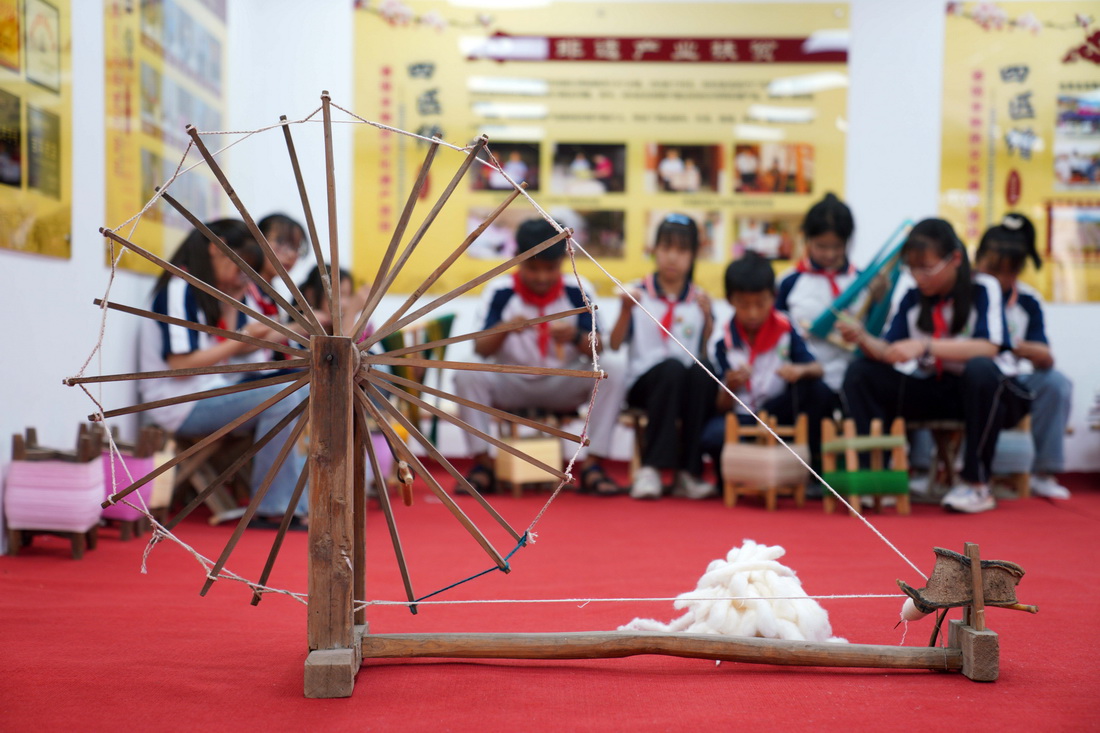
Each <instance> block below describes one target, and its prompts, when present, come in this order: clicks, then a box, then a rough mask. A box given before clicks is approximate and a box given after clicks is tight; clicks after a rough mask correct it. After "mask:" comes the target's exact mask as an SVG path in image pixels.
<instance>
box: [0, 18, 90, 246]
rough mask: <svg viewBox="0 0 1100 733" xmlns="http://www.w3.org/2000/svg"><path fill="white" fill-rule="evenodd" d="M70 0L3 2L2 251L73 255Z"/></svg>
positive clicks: (0, 92) (0, 20)
mask: <svg viewBox="0 0 1100 733" xmlns="http://www.w3.org/2000/svg"><path fill="white" fill-rule="evenodd" d="M69 18H70V15H69V0H50V2H46V0H23V2H19V1H18V0H0V248H4V249H11V250H17V251H19V252H30V253H34V254H41V255H49V256H51V257H64V258H68V257H69V256H71V254H72V245H71V235H72V216H71V210H72V181H71V180H70V171H71V170H72V166H71V160H72V144H71V140H72V89H71V86H70V82H69V79H70V76H71V75H70V73H69V69H70V41H69V35H70V23H69Z"/></svg>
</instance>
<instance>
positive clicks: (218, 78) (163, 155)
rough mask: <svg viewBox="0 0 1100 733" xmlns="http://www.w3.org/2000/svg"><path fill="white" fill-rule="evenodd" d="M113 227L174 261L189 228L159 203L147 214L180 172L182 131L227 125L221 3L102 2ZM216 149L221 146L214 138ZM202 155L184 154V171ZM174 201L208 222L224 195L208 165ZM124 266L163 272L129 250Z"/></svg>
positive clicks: (192, 174)
mask: <svg viewBox="0 0 1100 733" xmlns="http://www.w3.org/2000/svg"><path fill="white" fill-rule="evenodd" d="M104 9H105V13H106V18H105V23H104V28H105V31H104V32H105V53H106V62H105V67H106V84H105V86H106V114H107V161H106V182H105V183H106V191H107V222H106V226H108V227H110V228H117V227H121V229H120V230H119V232H120V234H122V235H123V236H126V237H130V236H131V235H132V236H133V240H132V241H134V243H135V244H138V245H140V246H142V247H143V248H145V249H147V250H149V251H150V252H153V253H155V254H158V255H162V256H165V257H167V256H169V255H171V253H172V252H173V251H174V249H175V247H176V246H177V245H178V244H179V242H181V241H182V240H183V238H184V237H185V236H186V234H187V232H188V231H190V226H189V225H188V224H187V223H186V221H185V220H184V219H183V218H182V217H181V216H180V215H179V214H178V213H177V212H175V211H174V210H172V209H170V208H168V207H166V206H165V205H164V204H163V203H158V204H156V205H154V206H152V207H150V208H149V209H148V210H147V211H145V212H144V213H143V214H141V217H140V222H141V226H140V227H137V228H136V229H135V228H134V227H135V226H136V224H137V222H138V219H135V218H133V217H134V216H135V215H136V214H138V213H139V212H142V210H143V208H144V207H145V205H146V203H148V201H149V200H150V199H151V198H152V196H153V194H154V187H156V186H161V185H163V184H164V183H165V182H166V181H168V180H169V179H170V178H171V177H172V176H173V175H174V174H175V173H176V172H177V169H178V168H179V165H180V161H181V158H182V157H183V153H184V151H185V150H186V149H187V144H188V142H189V141H190V138H189V137H188V135H187V133H186V132H185V127H186V125H188V124H191V125H194V126H195V127H196V128H197V129H199V130H201V131H205V130H221V129H222V128H223V120H224V118H225V63H226V61H225V59H226V26H225V23H226V6H225V0H141V2H134V1H133V0H106V2H105V3H104ZM208 145H209V146H210V147H211V149H212V150H217V149H218V148H219V147H220V145H218V144H216V142H215V141H209V142H208ZM197 159H198V158H197V156H195V155H194V153H193V152H192V154H191V155H190V156H189V157H188V162H187V166H190V165H192V164H193V163H194V162H195V161H196V160H197ZM171 192H172V195H173V197H175V198H176V199H177V200H179V201H180V202H181V203H182V204H183V205H184V206H186V207H187V208H188V209H189V210H190V211H191V212H192V213H194V214H196V215H197V216H198V217H199V218H201V219H203V220H210V219H212V218H216V217H217V216H219V215H220V214H221V212H222V209H223V203H222V201H223V199H224V195H223V194H222V193H221V188H220V187H219V186H218V183H217V181H216V180H215V179H214V177H213V175H212V174H210V172H209V171H208V170H207V169H206V167H205V166H200V167H198V168H195V169H194V170H190V171H187V172H186V173H183V174H182V175H181V176H180V177H179V178H177V179H176V180H175V181H174V182H173V183H172V185H171ZM120 266H122V267H125V268H127V269H130V270H134V271H137V272H147V273H150V274H155V273H157V272H159V268H157V267H156V266H155V265H153V264H152V263H150V262H148V261H147V260H144V259H142V258H141V257H138V256H137V255H135V254H132V253H129V252H128V253H126V254H125V255H124V256H123V258H122V261H121V262H120Z"/></svg>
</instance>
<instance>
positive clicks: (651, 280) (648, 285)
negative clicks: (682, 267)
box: [642, 274, 695, 341]
mask: <svg viewBox="0 0 1100 733" xmlns="http://www.w3.org/2000/svg"><path fill="white" fill-rule="evenodd" d="M642 286H643V287H644V288H645V290H646V292H647V293H649V295H650V296H651V297H653V298H656V299H657V300H659V301H661V302H662V303H664V304H665V313H664V315H663V316H661V325H662V326H664V329H665V330H663V331H661V340H662V341H667V340H668V335H669V334H670V333H672V316H673V314H674V313H675V312H676V304H677V303H690V302H691V299H692V298H693V297H694V296H695V290H694V288H693V287H692V284H691V283H690V282H689V283H687V288H685V290H686V291H687V292H686V293H685V295H684V297H683V298H682V299H681V298H679V297H676V298H670V297H668V296H667V295H665V294H664V293H660V292H657V275H656V274H651V275H646V276H645V278H644V279H643V280H642Z"/></svg>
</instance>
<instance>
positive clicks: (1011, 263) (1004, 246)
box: [974, 214, 1073, 499]
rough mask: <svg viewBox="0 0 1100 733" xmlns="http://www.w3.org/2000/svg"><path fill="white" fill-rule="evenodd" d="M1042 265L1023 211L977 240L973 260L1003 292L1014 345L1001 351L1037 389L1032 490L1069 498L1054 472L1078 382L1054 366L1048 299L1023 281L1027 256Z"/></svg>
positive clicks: (1061, 465)
mask: <svg viewBox="0 0 1100 733" xmlns="http://www.w3.org/2000/svg"><path fill="white" fill-rule="evenodd" d="M1029 259H1030V260H1031V261H1032V262H1033V263H1034V264H1035V269H1039V268H1040V267H1042V264H1043V261H1042V259H1041V258H1040V257H1039V253H1038V251H1036V249H1035V226H1034V225H1033V224H1032V223H1031V221H1030V220H1029V219H1028V218H1027V217H1026V216H1024V215H1023V214H1009V215H1007V216H1006V217H1005V218H1004V220H1003V221H1002V222H1001V224H1000V225H998V226H995V227H991V228H989V229H988V230H987V231H986V232H985V234H984V235H982V240H981V242H980V243H979V245H978V252H977V254H975V255H974V261H975V263H976V265H977V268H978V271H979V272H984V273H986V274H988V275H992V276H993V277H995V278H996V279H997V282H998V283H1000V286H1001V293H1002V295H1003V296H1004V303H1005V318H1006V322H1007V324H1008V333H1009V336H1010V337H1011V339H1012V351H1002V352H1001V354H1000V356H999V357H998V361H1001V360H1005V361H1007V362H1008V364H1009V365H1011V366H1015V367H1016V368H1017V370H1018V373H1017V379H1018V380H1019V381H1020V383H1021V384H1023V385H1024V386H1025V387H1026V388H1027V389H1028V391H1029V392H1031V393H1032V394H1033V395H1034V401H1033V402H1032V404H1031V436H1032V440H1033V441H1034V442H1035V461H1034V463H1033V464H1032V468H1031V491H1032V493H1034V494H1036V495H1037V496H1044V497H1047V498H1051V499H1068V498H1069V496H1070V494H1069V489H1067V488H1066V487H1064V486H1062V485H1061V484H1059V483H1058V481H1057V479H1055V478H1054V474H1055V473H1057V472H1059V471H1062V470H1063V469H1064V467H1065V454H1064V452H1063V445H1062V444H1063V438H1064V436H1065V434H1066V424H1067V423H1068V422H1069V411H1070V407H1071V405H1072V404H1073V383H1072V382H1071V381H1070V380H1069V377H1067V376H1066V375H1064V374H1062V372H1060V371H1058V370H1056V369H1055V368H1054V355H1053V353H1052V352H1051V349H1050V344H1049V343H1048V341H1047V335H1046V331H1045V329H1044V328H1043V301H1042V297H1041V296H1040V295H1039V293H1038V291H1036V290H1035V288H1033V287H1031V286H1029V285H1027V284H1026V283H1022V282H1020V281H1019V277H1020V273H1021V272H1022V271H1023V269H1024V265H1025V264H1026V262H1027V260H1029Z"/></svg>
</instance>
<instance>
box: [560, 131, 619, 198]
mask: <svg viewBox="0 0 1100 733" xmlns="http://www.w3.org/2000/svg"><path fill="white" fill-rule="evenodd" d="M553 150H554V153H553V168H552V170H551V172H550V192H551V193H560V194H567V195H570V196H599V195H601V194H605V193H620V192H622V191H623V189H624V186H625V181H626V146H625V145H621V144H608V143H565V142H558V143H554V148H553Z"/></svg>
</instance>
